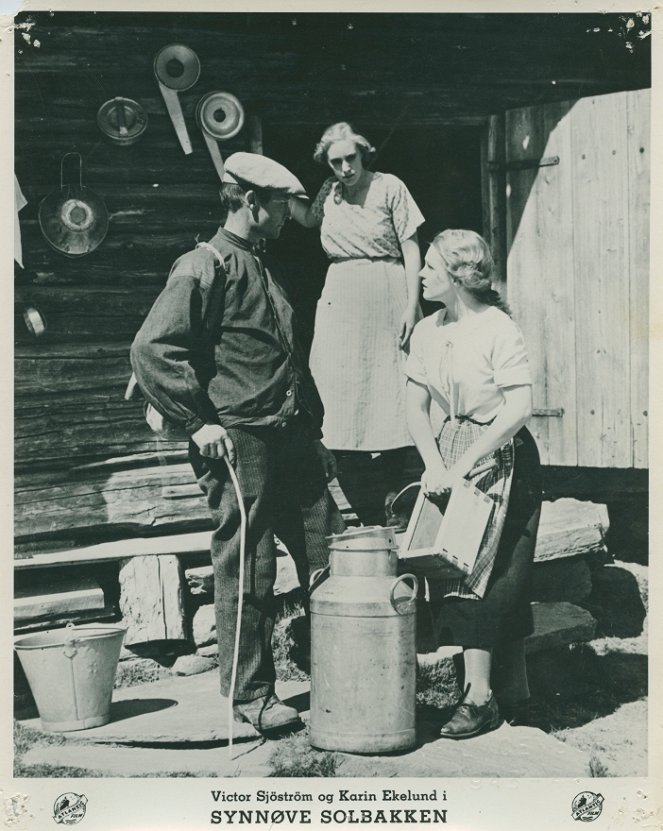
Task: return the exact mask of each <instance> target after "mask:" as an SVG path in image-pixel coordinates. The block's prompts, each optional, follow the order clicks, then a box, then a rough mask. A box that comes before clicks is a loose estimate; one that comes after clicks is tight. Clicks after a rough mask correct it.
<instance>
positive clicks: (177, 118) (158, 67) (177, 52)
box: [154, 43, 200, 155]
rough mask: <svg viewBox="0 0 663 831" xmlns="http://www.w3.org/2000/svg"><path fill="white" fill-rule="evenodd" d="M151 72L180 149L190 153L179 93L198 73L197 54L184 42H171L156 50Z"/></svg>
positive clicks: (192, 82)
mask: <svg viewBox="0 0 663 831" xmlns="http://www.w3.org/2000/svg"><path fill="white" fill-rule="evenodd" d="M154 74H155V75H156V79H157V81H158V82H159V89H160V90H161V95H162V96H163V100H164V102H165V104H166V109H167V110H168V115H169V116H170V120H171V121H172V122H173V127H174V128H175V132H176V134H177V138H178V139H179V142H180V145H181V147H182V150H184V152H185V153H186V154H187V155H188V154H189V153H193V148H192V147H191V141H190V140H189V134H188V132H187V129H186V123H185V122H184V113H183V112H182V107H181V105H180V99H179V98H178V96H177V94H178V92H184V91H185V90H187V89H190V88H191V87H192V86H193V85H194V84H195V83H196V81H197V80H198V78H199V76H200V61H199V60H198V55H196V53H195V52H194V51H193V49H190V48H189V47H188V46H185V45H184V44H183V43H171V44H169V45H168V46H164V47H163V49H160V50H159V51H158V52H157V55H156V57H155V59H154Z"/></svg>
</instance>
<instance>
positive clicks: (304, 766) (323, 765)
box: [269, 728, 341, 777]
mask: <svg viewBox="0 0 663 831" xmlns="http://www.w3.org/2000/svg"><path fill="white" fill-rule="evenodd" d="M340 763H341V760H340V758H339V756H338V754H336V753H330V752H329V751H326V750H315V749H314V748H312V747H311V745H310V744H309V737H308V728H306V730H302V731H301V732H300V733H296V734H295V735H293V736H289V737H288V738H286V739H282V740H281V741H280V742H277V743H275V745H274V749H273V750H272V753H271V755H270V757H269V766H270V768H271V773H270V774H269V775H270V776H291V777H325V776H336V771H337V770H338V767H339V765H340Z"/></svg>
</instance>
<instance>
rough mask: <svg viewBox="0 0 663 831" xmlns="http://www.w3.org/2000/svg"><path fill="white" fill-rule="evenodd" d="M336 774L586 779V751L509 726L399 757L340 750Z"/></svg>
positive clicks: (436, 743) (540, 733) (433, 742)
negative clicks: (571, 777)
mask: <svg viewBox="0 0 663 831" xmlns="http://www.w3.org/2000/svg"><path fill="white" fill-rule="evenodd" d="M341 755H342V758H343V763H342V765H340V766H339V768H338V770H337V775H338V776H383V777H401V776H407V777H415V776H434V777H444V778H451V777H472V778H474V777H490V778H496V779H497V778H510V777H513V778H521V777H536V778H547V777H567V776H574V777H575V776H578V777H585V776H587V775H588V774H589V754H588V753H587V752H585V751H582V750H579V749H578V748H575V747H572V746H570V745H567V744H564V743H563V742H560V741H558V740H557V739H555V738H553V737H552V736H549V735H547V734H546V733H544V732H543V731H541V730H537V729H536V728H534V727H510V726H509V725H507V724H503V725H502V726H501V727H500V728H498V729H497V730H494V731H492V732H491V733H486V734H485V735H482V736H475V737H474V738H472V739H465V740H463V741H453V740H450V739H440V738H436V739H434V738H432V737H431V738H430V739H429V740H428V741H426V742H425V743H424V744H423V745H422V746H421V747H418V748H416V749H415V750H413V751H411V752H409V753H405V754H399V755H398V756H370V757H367V756H357V755H350V754H347V753H343V754H341Z"/></svg>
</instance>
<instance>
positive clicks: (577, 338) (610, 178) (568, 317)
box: [505, 90, 651, 468]
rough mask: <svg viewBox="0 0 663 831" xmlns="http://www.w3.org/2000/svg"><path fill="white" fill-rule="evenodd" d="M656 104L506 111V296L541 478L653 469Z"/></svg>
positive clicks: (617, 96) (601, 99)
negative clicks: (525, 363) (518, 330)
mask: <svg viewBox="0 0 663 831" xmlns="http://www.w3.org/2000/svg"><path fill="white" fill-rule="evenodd" d="M649 104H650V96H649V90H638V91H634V92H621V93H614V94H610V95H601V96H596V97H592V98H583V99H580V100H577V101H567V102H561V103H559V102H558V103H551V104H544V105H540V106H534V107H525V108H522V109H517V110H511V111H509V112H507V114H506V121H505V145H506V149H505V169H506V226H507V227H506V249H507V267H506V283H507V296H508V300H509V303H510V305H511V308H512V311H513V315H514V318H515V319H516V321H517V322H518V323H519V325H520V326H521V327H522V329H523V332H524V335H525V339H526V342H527V345H528V349H529V352H530V356H531V361H532V364H533V370H534V377H535V382H534V407H535V417H534V418H533V419H532V429H533V432H534V433H535V435H536V438H537V441H538V444H539V448H540V451H541V455H542V461H543V462H544V464H549V465H572V466H576V465H577V466H581V467H603V468H608V467H610V468H612V467H614V468H630V467H635V468H645V467H647V464H648V462H647V458H648V457H647V411H648V403H647V387H648V277H649V153H650V146H651V145H650V135H649V116H650V114H649Z"/></svg>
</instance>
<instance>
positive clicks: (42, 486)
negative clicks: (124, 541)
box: [14, 464, 211, 547]
mask: <svg viewBox="0 0 663 831" xmlns="http://www.w3.org/2000/svg"><path fill="white" fill-rule="evenodd" d="M51 476H52V478H53V479H54V481H52V482H48V481H47V482H43V481H34V479H33V480H32V484H30V479H28V481H27V484H23V485H22V486H21V487H20V489H17V491H16V494H15V529H14V532H15V537H16V540H17V542H19V543H22V542H28V541H36V540H39V539H40V538H43V539H49V538H50V539H52V540H53V547H57V539H58V537H61V538H62V537H64V538H65V539H69V540H70V539H76V538H79V539H81V540H90V539H95V538H96V539H108V538H109V537H111V536H115V537H118V536H127V535H128V534H134V535H137V534H141V535H143V536H147V535H154V534H157V533H169V532H173V531H176V530H180V531H194V530H202V529H205V528H209V527H210V524H211V520H210V518H209V514H208V511H207V506H206V504H205V500H204V497H203V495H202V493H201V492H200V490H199V489H198V487H197V485H196V483H195V480H194V477H193V472H192V470H191V468H190V466H189V465H188V464H176V465H164V466H158V467H153V468H140V469H137V470H131V469H128V470H116V471H110V472H109V473H108V474H107V475H103V474H102V475H96V476H94V475H90V476H87V477H85V478H75V477H71V478H68V477H67V476H66V475H65V476H59V477H58V476H53V474H51ZM173 488H175V489H178V490H179V493H178V496H179V497H180V498H178V499H172V498H169V491H170V490H172V489H173Z"/></svg>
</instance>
